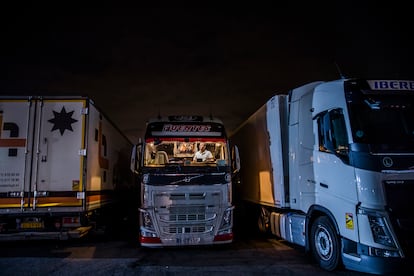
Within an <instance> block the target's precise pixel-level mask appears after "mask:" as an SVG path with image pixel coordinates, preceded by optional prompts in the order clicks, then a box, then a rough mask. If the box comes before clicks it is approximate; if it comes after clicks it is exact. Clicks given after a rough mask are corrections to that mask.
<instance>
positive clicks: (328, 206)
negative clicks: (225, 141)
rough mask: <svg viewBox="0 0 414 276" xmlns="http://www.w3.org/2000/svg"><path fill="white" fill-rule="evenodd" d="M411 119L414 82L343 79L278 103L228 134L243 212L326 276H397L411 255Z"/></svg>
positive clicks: (413, 180) (413, 224)
mask: <svg viewBox="0 0 414 276" xmlns="http://www.w3.org/2000/svg"><path fill="white" fill-rule="evenodd" d="M413 118H414V81H401V80H361V79H341V80H337V81H329V82H313V83H310V84H306V85H303V86H301V87H299V88H296V89H293V90H291V91H289V93H288V94H278V95H275V96H273V97H272V98H271V99H269V100H268V101H267V102H266V104H264V105H263V106H262V107H260V108H259V109H258V110H257V111H256V112H255V113H254V114H253V115H251V116H250V117H249V118H248V119H247V120H246V121H245V122H244V123H243V124H241V126H240V127H239V128H237V129H236V130H235V131H234V132H233V133H232V134H231V135H230V141H231V142H232V144H233V145H235V148H237V150H238V151H239V154H240V161H241V165H240V174H239V176H238V181H237V182H236V183H235V192H234V194H235V206H236V209H235V210H236V212H239V213H240V219H243V220H245V221H250V223H252V224H255V225H257V226H258V229H259V230H261V231H265V232H267V233H271V234H274V235H276V236H278V237H280V238H282V239H284V240H286V241H288V242H291V243H293V244H297V245H300V246H303V247H304V248H305V249H306V251H308V252H311V253H312V255H313V257H314V258H315V260H316V261H317V262H318V264H319V265H320V266H321V267H322V268H323V269H326V270H329V271H331V270H334V269H336V268H338V267H339V266H340V265H342V264H343V265H344V266H345V267H346V268H347V269H350V270H356V271H362V272H368V273H375V274H376V273H378V274H383V273H389V272H396V271H397V269H400V268H402V267H404V265H405V264H407V262H408V260H410V259H412V257H413V249H414V238H413V237H414V236H413V235H412V233H414V217H413V215H412V212H411V211H410V207H409V202H410V198H411V197H412V195H413V194H414V120H413ZM237 217H238V216H236V218H237ZM251 218H253V219H254V221H253V220H250V219H251ZM246 225H247V226H248V224H246ZM246 225H245V226H246Z"/></svg>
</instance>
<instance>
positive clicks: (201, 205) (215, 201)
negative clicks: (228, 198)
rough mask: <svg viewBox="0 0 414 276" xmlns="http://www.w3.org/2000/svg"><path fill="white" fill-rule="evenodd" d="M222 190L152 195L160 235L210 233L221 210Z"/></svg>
mask: <svg viewBox="0 0 414 276" xmlns="http://www.w3.org/2000/svg"><path fill="white" fill-rule="evenodd" d="M220 199H221V193H220V192H217V191H210V192H205V193H191V192H188V193H177V192H170V193H168V192H162V193H158V194H155V196H154V205H155V206H156V207H155V214H156V216H157V217H158V219H157V220H158V221H159V227H160V230H161V235H171V234H192V233H209V232H212V231H213V229H214V226H215V225H216V224H217V221H216V220H217V217H218V213H219V212H220V208H221V205H220Z"/></svg>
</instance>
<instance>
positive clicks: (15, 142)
mask: <svg viewBox="0 0 414 276" xmlns="http://www.w3.org/2000/svg"><path fill="white" fill-rule="evenodd" d="M24 146H26V139H0V147H24Z"/></svg>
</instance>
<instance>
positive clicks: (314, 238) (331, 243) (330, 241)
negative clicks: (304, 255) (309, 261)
mask: <svg viewBox="0 0 414 276" xmlns="http://www.w3.org/2000/svg"><path fill="white" fill-rule="evenodd" d="M310 247H311V251H312V256H313V258H314V259H315V261H316V262H317V263H318V264H319V266H320V267H321V268H322V269H324V270H327V271H333V270H335V269H337V268H338V267H339V265H340V264H341V243H340V241H339V237H338V235H337V234H336V231H335V228H334V226H333V224H332V222H331V221H330V220H329V219H328V218H327V217H325V216H322V217H319V218H317V219H316V220H315V221H314V222H313V224H312V226H311V235H310Z"/></svg>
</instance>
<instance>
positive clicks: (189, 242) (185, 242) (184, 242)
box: [177, 237, 201, 245]
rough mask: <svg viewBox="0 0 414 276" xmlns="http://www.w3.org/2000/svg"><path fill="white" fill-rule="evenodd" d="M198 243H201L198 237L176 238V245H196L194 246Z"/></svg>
mask: <svg viewBox="0 0 414 276" xmlns="http://www.w3.org/2000/svg"><path fill="white" fill-rule="evenodd" d="M200 241H201V238H199V237H188V238H178V239H177V244H181V245H196V244H199V243H200Z"/></svg>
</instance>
